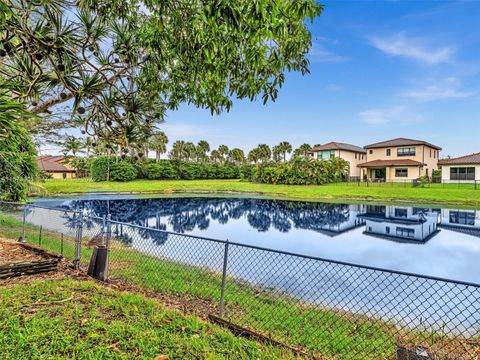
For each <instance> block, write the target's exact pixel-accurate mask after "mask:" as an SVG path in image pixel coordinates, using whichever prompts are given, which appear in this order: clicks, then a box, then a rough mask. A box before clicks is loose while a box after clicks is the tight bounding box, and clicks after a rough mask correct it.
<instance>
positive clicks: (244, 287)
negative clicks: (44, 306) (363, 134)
mask: <svg viewBox="0 0 480 360" xmlns="http://www.w3.org/2000/svg"><path fill="white" fill-rule="evenodd" d="M26 209H27V210H26V211H25V226H24V228H25V229H26V230H25V232H26V237H27V240H28V241H33V242H34V241H35V239H36V237H35V236H34V235H35V234H36V235H38V233H39V231H40V229H42V231H43V234H42V240H41V242H40V244H41V246H43V247H46V248H47V249H49V250H55V251H57V250H58V249H57V248H55V249H52V247H54V246H58V245H56V244H57V243H56V242H55V241H54V240H53V239H59V236H60V235H58V234H63V239H64V241H63V243H64V244H63V246H64V250H63V251H64V254H66V256H67V257H69V256H72V255H73V257H72V260H73V261H74V263H75V264H78V265H79V266H82V267H85V266H86V265H87V263H88V261H89V260H90V257H91V254H92V249H93V248H94V247H95V246H99V245H108V247H109V255H108V272H109V278H110V279H111V280H112V281H113V280H120V281H124V282H127V283H132V284H134V285H138V286H141V287H143V288H146V289H148V290H151V291H155V292H157V293H159V294H162V296H164V297H166V298H168V297H171V299H174V300H176V301H178V300H179V299H181V301H183V305H184V306H185V307H190V308H191V309H190V310H191V311H193V312H200V313H203V314H207V315H211V318H212V320H215V321H221V322H223V323H224V324H226V325H227V326H232V327H233V328H234V329H236V331H238V330H239V329H241V332H245V333H249V334H251V335H252V334H253V335H255V336H262V337H264V338H268V339H271V340H272V341H277V342H280V343H283V344H285V345H288V346H289V347H293V348H296V349H299V350H301V351H302V352H301V354H303V355H305V354H307V355H308V356H312V357H315V356H319V357H320V356H321V357H325V358H338V359H391V358H397V359H445V360H446V359H479V358H480V285H478V284H473V283H466V282H459V281H451V280H446V279H440V278H433V277H428V276H423V275H417V274H409V273H404V272H398V271H390V270H385V269H378V268H373V267H367V266H359V265H355V264H348V263H344V262H338V261H333V260H329V259H321V258H316V257H309V256H303V255H298V254H292V253H288V252H282V251H276V250H271V249H265V248H261V247H256V246H250V245H245V244H239V243H233V242H229V241H224V240H216V239H208V238H203V237H197V236H191V235H185V234H178V233H172V232H167V231H164V230H162V229H156V228H149V227H142V226H137V225H133V224H127V223H122V222H117V221H110V220H109V219H107V218H96V217H90V216H85V215H82V214H80V213H75V212H68V211H63V210H62V211H53V210H48V209H44V208H39V207H34V206H33V207H27V208H26ZM18 218H19V223H20V224H21V223H22V221H21V219H22V216H21V215H18ZM20 230H21V229H20ZM54 233H56V234H57V235H56V237H55V236H54V235H53V234H54ZM46 234H48V239H49V240H48V242H47V239H46ZM50 238H51V239H52V240H50ZM67 244H68V252H67V251H66V248H67ZM69 258H70V257H69ZM419 261H421V259H419ZM307 355H305V356H307Z"/></svg>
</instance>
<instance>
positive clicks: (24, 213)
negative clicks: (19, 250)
mask: <svg viewBox="0 0 480 360" xmlns="http://www.w3.org/2000/svg"><path fill="white" fill-rule="evenodd" d="M26 222H27V205H25V206H24V207H23V216H22V243H26V242H27V237H26Z"/></svg>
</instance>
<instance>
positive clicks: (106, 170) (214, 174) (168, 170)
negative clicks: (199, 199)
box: [91, 156, 253, 181]
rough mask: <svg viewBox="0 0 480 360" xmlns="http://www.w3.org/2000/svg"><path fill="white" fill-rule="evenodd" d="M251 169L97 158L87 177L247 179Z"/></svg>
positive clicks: (99, 178)
mask: <svg viewBox="0 0 480 360" xmlns="http://www.w3.org/2000/svg"><path fill="white" fill-rule="evenodd" d="M252 169H253V166H251V165H241V166H237V165H233V164H226V165H221V164H204V163H190V162H185V161H172V160H161V161H160V162H158V163H157V162H155V160H153V159H139V160H136V161H135V160H134V159H132V158H127V159H121V158H117V157H113V156H112V157H110V158H108V157H106V156H101V157H97V158H96V159H94V160H93V161H92V165H91V174H92V179H93V181H106V180H108V179H110V180H112V181H131V180H136V179H149V180H169V179H181V180H196V179H240V178H242V179H249V178H250V177H251V174H252V171H253V170H252Z"/></svg>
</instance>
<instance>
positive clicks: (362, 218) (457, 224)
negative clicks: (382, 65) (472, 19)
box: [50, 198, 480, 244]
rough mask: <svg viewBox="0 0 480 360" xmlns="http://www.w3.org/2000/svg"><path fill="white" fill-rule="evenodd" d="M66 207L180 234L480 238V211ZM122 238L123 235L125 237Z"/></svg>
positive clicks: (222, 203) (157, 238)
mask: <svg viewBox="0 0 480 360" xmlns="http://www.w3.org/2000/svg"><path fill="white" fill-rule="evenodd" d="M50 205H51V203H50ZM57 205H58V204H57ZM61 206H62V207H63V208H65V209H68V210H82V211H83V212H84V213H86V214H88V215H93V216H97V217H103V216H106V215H107V214H111V216H112V219H113V220H116V221H122V222H126V223H133V224H136V225H140V226H145V227H148V228H152V229H157V230H171V231H173V232H178V233H190V232H193V231H205V230H207V229H209V227H210V226H211V225H212V222H213V223H216V224H218V225H227V224H228V223H229V221H234V220H239V219H245V220H246V222H247V223H248V226H249V227H250V228H252V229H255V230H256V231H258V232H268V231H270V230H277V231H278V232H280V233H288V232H290V231H292V229H301V230H309V231H315V232H318V233H321V234H323V235H326V236H329V237H335V236H338V235H340V234H343V233H345V232H348V231H351V230H354V229H357V228H363V229H364V232H363V234H364V235H365V236H370V237H377V238H379V239H385V240H392V241H396V242H410V243H415V244H424V243H426V242H427V241H429V240H430V239H432V238H433V237H435V236H436V235H438V234H439V233H440V232H441V231H442V229H448V230H449V231H455V232H458V233H463V234H468V235H472V236H476V237H480V212H479V211H475V210H451V209H439V208H420V207H400V206H372V205H363V204H331V203H311V202H297V201H280V200H265V199H220V198H161V199H121V200H120V199H119V200H71V201H66V202H63V203H62V204H61ZM115 231H117V229H115ZM142 235H143V236H145V237H149V238H151V239H152V240H153V241H154V242H155V243H157V244H162V243H163V242H164V241H165V238H164V237H163V236H161V235H160V234H159V233H158V232H156V231H149V230H148V229H146V230H143V234H142ZM118 236H119V238H122V236H124V235H122V234H121V231H120V233H119V234H118ZM211 237H214V236H211ZM126 242H127V243H128V241H126Z"/></svg>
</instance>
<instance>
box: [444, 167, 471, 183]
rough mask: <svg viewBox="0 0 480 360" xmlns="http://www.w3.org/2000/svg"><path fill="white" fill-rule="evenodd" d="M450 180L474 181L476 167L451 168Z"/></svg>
mask: <svg viewBox="0 0 480 360" xmlns="http://www.w3.org/2000/svg"><path fill="white" fill-rule="evenodd" d="M450 180H458V181H467V180H470V181H473V180H475V168H474V167H452V168H450Z"/></svg>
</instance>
